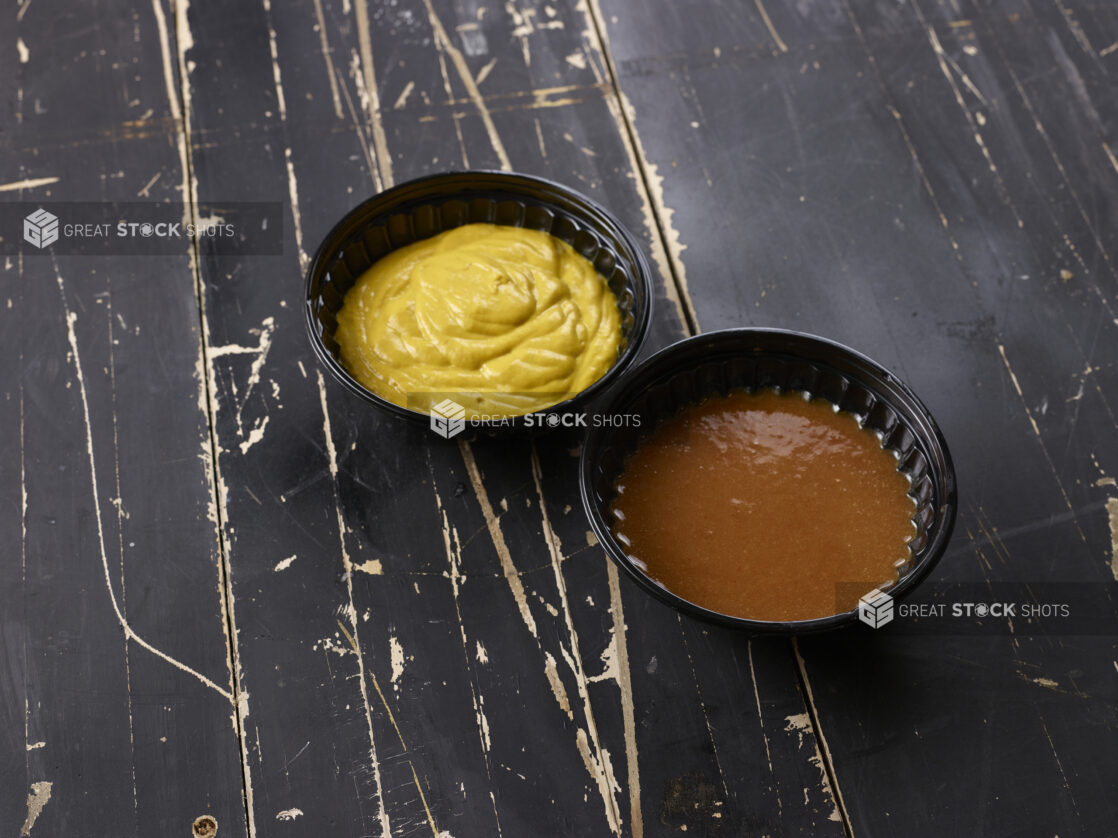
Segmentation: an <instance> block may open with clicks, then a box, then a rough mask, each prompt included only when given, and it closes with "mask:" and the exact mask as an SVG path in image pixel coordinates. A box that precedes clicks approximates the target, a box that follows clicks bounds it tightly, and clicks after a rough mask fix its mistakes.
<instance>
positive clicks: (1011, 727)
mask: <svg viewBox="0 0 1118 838" xmlns="http://www.w3.org/2000/svg"><path fill="white" fill-rule="evenodd" d="M601 6H602V13H603V15H604V16H605V17H606V18H607V19H608V20H609V21H610V25H609V26H608V27H607V28H608V31H609V37H610V41H611V48H612V54H613V56H614V58H615V60H616V62H617V66H618V68H619V80H620V84H621V88H622V90H623V91H624V92H625V94H626V95H627V96H628V97H629V99H630V101H631V102H632V106H633V112H634V114H635V126H636V129H637V130H638V132H639V133H640V134H641V136H642V137H644V144H645V147H646V150H647V154H648V157H649V163H650V165H654V166H657V167H658V168H659V170H660V171H662V172H668V173H669V174H668V175H667V176H666V177H665V179H664V185H663V192H664V200H665V201H666V202H667V203H668V204H670V205H672V206H673V207H675V209H676V215H675V218H676V224H677V225H678V227H679V234H680V241H681V242H682V243H683V244H685V245H686V250H683V251H682V252H681V255H680V258H681V261H682V262H683V263H684V265H685V268H686V272H687V274H689V275H691V276H694V275H696V274H698V275H700V276H702V277H703V278H704V281H703V284H702V286H701V293H697V294H694V295H693V298H694V301H695V307H696V311H697V315H698V322H699V325H700V326H702V327H703V328H719V327H726V326H733V325H739V324H743V323H745V324H756V325H766V326H782V327H787V328H797V329H803V330H806V331H810V332H815V333H818V334H823V335H826V336H829V337H832V338H837V339H839V340H842V341H844V342H847V343H849V344H851V345H853V346H855V347H857V348H859V349H861V350H862V351H865V352H867V353H868V354H870V355H871V356H873V357H875V358H877V359H878V360H880V361H881V362H883V363H885V364H886V365H887V366H890V367H891V368H893V369H895V370H897V371H898V372H899V373H900V374H901V375H902V376H903V377H904V378H905V379H906V380H907V381H908V382H909V383H910V384H912V385H913V386H914V388H915V389H916V390H917V392H919V393H920V394H921V395H922V397H923V398H924V399H925V401H926V402H927V403H928V404H929V406H930V407H931V408H932V410H933V413H934V414H935V415H936V417H937V418H938V419H939V421H940V423H941V424H942V426H943V428H944V431H945V434H946V435H947V438H948V440H949V442H950V444H951V446H952V450H953V453H954V456H955V461H956V465H957V469H958V471H959V482H960V485H961V497H962V499H963V501H962V515H961V521H960V525H959V527H958V528H957V530H958V531H957V533H956V539H955V541H954V543H953V546H952V547H951V549H950V550H949V551H948V554H947V556H946V558H945V559H944V561H943V564H942V565H941V567H940V568H939V569H938V570H937V573H936V580H941V581H952V582H958V581H962V582H967V581H969V582H973V583H980V582H982V581H984V580H986V581H991V582H994V581H1017V582H1032V583H1035V584H1036V586H1037V588H1038V589H1039V590H1043V584H1044V583H1045V582H1047V581H1057V580H1080V581H1093V582H1104V581H1113V577H1112V573H1111V563H1112V554H1113V549H1114V547H1113V540H1112V533H1111V532H1110V531H1109V530H1108V523H1107V515H1106V511H1105V509H1104V505H1105V502H1106V501H1107V500H1108V498H1110V497H1111V493H1112V487H1111V488H1108V486H1109V485H1110V484H1109V483H1108V482H1107V481H1106V477H1107V476H1108V475H1110V474H1113V472H1114V471H1115V469H1116V467H1118V465H1116V462H1115V460H1116V458H1118V449H1116V447H1115V443H1114V439H1115V436H1114V430H1115V423H1114V411H1113V402H1114V399H1115V389H1114V380H1113V359H1114V358H1115V357H1118V343H1116V341H1118V328H1116V327H1118V321H1116V320H1115V319H1114V307H1115V295H1114V290H1115V282H1114V272H1113V269H1112V268H1111V259H1112V254H1113V251H1114V243H1115V242H1114V232H1113V230H1114V226H1113V224H1111V223H1108V219H1109V218H1110V215H1111V214H1112V209H1111V207H1112V204H1113V200H1114V194H1115V169H1114V167H1113V164H1112V161H1111V160H1110V159H1109V155H1108V153H1107V148H1109V147H1110V135H1111V133H1112V131H1113V124H1114V122H1113V96H1112V93H1113V83H1112V81H1111V77H1110V74H1109V72H1108V69H1107V66H1106V65H1105V63H1104V61H1105V56H1102V55H1100V52H1101V51H1102V50H1103V49H1104V48H1105V46H1106V45H1107V44H1108V43H1109V42H1111V41H1113V40H1115V37H1118V32H1116V29H1115V25H1116V21H1115V19H1114V17H1113V14H1112V13H1110V12H1109V11H1103V10H1101V9H1100V8H1097V7H1092V6H1079V5H1077V4H1057V5H1055V6H1050V5H1043V6H1042V4H1030V3H1000V4H993V5H992V6H986V5H984V6H983V7H981V8H977V7H975V6H972V5H971V4H962V5H961V6H959V5H950V4H935V3H931V2H916V3H911V4H905V5H903V6H896V7H892V8H890V9H888V10H886V9H883V8H877V7H874V9H872V10H871V9H868V8H865V7H862V6H860V5H859V4H847V3H834V4H828V5H827V7H826V11H825V12H820V11H819V10H816V13H812V14H808V13H807V12H806V10H803V9H797V8H793V7H791V6H786V5H783V4H775V3H769V4H761V3H757V4H755V7H754V8H750V7H748V6H741V7H731V6H729V5H726V6H724V7H722V6H716V7H714V8H715V9H716V11H715V13H713V14H711V15H706V16H694V15H688V14H686V13H684V12H683V11H682V9H681V7H679V6H677V5H675V4H659V5H655V6H654V7H652V8H645V9H642V10H641V12H640V13H639V14H637V13H636V10H635V9H634V8H633V7H632V6H630V5H628V4H626V3H623V2H613V0H603V2H602V3H601ZM1000 533H1005V534H1006V535H1005V536H1004V537H1003V536H1002V535H1000ZM1010 534H1012V537H1011V535H1010ZM933 583H934V582H933ZM866 634H867V633H866V632H848V633H844V634H839V635H834V636H830V637H819V638H814V637H813V638H804V639H802V640H801V641H800V643H799V651H800V653H801V654H802V661H803V674H804V677H805V682H806V683H807V684H810V685H811V687H812V692H813V696H814V702H813V707H814V708H815V710H816V711H817V719H818V722H819V730H820V731H821V734H822V736H823V738H824V739H825V741H826V743H827V745H828V747H829V753H830V758H831V760H832V762H833V768H834V771H835V774H836V777H837V780H838V785H839V787H840V791H841V795H842V798H843V801H844V804H845V808H846V812H847V814H848V815H849V819H850V826H851V829H852V831H853V833H854V834H856V835H859V834H906V835H913V834H944V833H946V832H960V833H968V834H972V833H977V832H980V831H983V832H990V833H991V834H1023V833H1026V832H1035V833H1037V834H1039V833H1042V832H1043V833H1048V832H1051V833H1053V834H1056V833H1060V834H1062V833H1063V832H1065V831H1071V832H1085V833H1092V832H1102V833H1105V832H1108V831H1109V830H1110V829H1111V828H1112V827H1110V826H1109V824H1112V823H1113V822H1114V819H1115V812H1116V810H1115V804H1114V801H1113V799H1112V795H1110V794H1109V793H1108V791H1107V789H1106V785H1107V781H1103V780H1101V778H1102V777H1110V778H1113V777H1114V776H1115V773H1116V769H1118V764H1116V763H1115V756H1114V754H1115V748H1114V744H1115V739H1114V730H1115V728H1114V715H1113V708H1114V702H1113V699H1114V694H1115V693H1114V670H1113V665H1112V662H1113V659H1114V652H1115V645H1114V638H1113V637H1112V636H1107V637H1057V638H1049V639H1039V638H1028V637H1020V638H1019V637H1014V636H1006V637H989V638H980V639H978V638H959V637H939V636H932V637H925V638H914V637H911V636H905V637H890V636H889V634H888V633H887V632H883V633H881V634H879V635H873V636H870V637H867V636H866ZM1085 718H1086V719H1090V720H1091V721H1089V722H1086V723H1084V722H1083V720H1084V719H1085ZM960 776H966V777H970V778H972V779H971V780H970V781H966V782H961V781H959V777H960ZM927 777H938V778H941V779H940V782H939V784H938V785H936V786H935V790H934V793H930V794H929V793H927V792H928V789H927V788H926V787H925V789H924V790H923V791H916V790H914V786H913V783H914V780H915V781H916V782H919V781H918V780H917V779H916V778H927ZM902 800H903V801H906V802H905V803H904V804H903V805H901V804H899V802H898V801H902ZM1041 800H1043V801H1045V803H1044V804H1043V805H1040V801H1041Z"/></svg>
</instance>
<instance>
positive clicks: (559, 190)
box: [306, 171, 652, 433]
mask: <svg viewBox="0 0 1118 838" xmlns="http://www.w3.org/2000/svg"><path fill="white" fill-rule="evenodd" d="M476 222H483V223H489V224H501V225H509V226H516V227H525V228H529V229H534V230H542V231H544V232H546V233H550V234H551V235H553V236H555V237H556V238H559V239H562V240H563V241H565V242H566V243H567V244H569V245H571V246H572V247H573V248H574V249H575V250H576V251H578V252H579V253H580V254H582V255H583V256H585V257H586V258H587V259H588V260H590V262H591V263H592V264H593V265H594V267H595V269H597V271H598V273H599V274H600V275H601V276H602V277H603V278H604V279H605V281H606V282H607V283H608V284H609V287H610V290H611V291H613V294H614V296H615V297H616V298H617V306H618V309H619V310H620V314H621V335H622V345H621V347H620V351H619V352H618V357H617V360H616V361H615V362H614V364H613V366H612V367H611V368H610V369H609V370H608V371H607V372H606V373H605V375H603V376H602V377H601V378H599V379H598V380H597V381H596V382H595V383H594V384H592V385H590V386H589V387H587V388H586V389H585V390H583V391H582V392H580V393H577V394H575V395H574V396H572V397H571V398H568V399H566V400H565V401H561V402H559V403H557V404H555V405H552V406H551V407H548V408H547V409H546V410H542V411H539V414H544V416H543V419H545V420H546V416H547V414H558V413H565V412H578V411H582V410H585V406H586V405H587V404H588V403H589V402H590V401H591V400H593V399H594V398H595V397H596V396H597V395H598V394H599V393H601V392H602V391H603V390H604V389H605V388H606V387H608V386H609V385H610V383H611V382H613V381H614V380H616V378H617V377H618V376H619V375H620V374H621V373H622V372H624V371H625V370H626V369H627V368H628V367H629V365H630V364H631V363H632V361H633V359H634V358H635V357H636V354H637V351H638V349H639V348H640V344H641V342H642V341H643V340H644V337H645V332H646V331H647V329H648V322H649V317H650V316H651V310H652V273H651V271H650V269H649V267H648V262H647V261H646V259H645V257H644V254H643V253H642V251H641V249H640V245H639V244H638V243H637V241H636V239H634V238H633V236H632V234H630V233H629V232H628V231H627V230H626V229H625V228H624V227H623V226H622V225H621V223H620V222H619V221H618V220H617V219H616V218H614V217H613V215H612V214H610V213H609V212H608V211H606V210H605V209H603V208H602V207H601V206H599V205H598V204H597V203H595V202H594V201H592V200H590V199H589V198H587V197H585V196H584V195H581V194H579V193H578V192H575V191H574V190H573V189H569V188H567V187H566V186H562V185H561V184H558V183H554V182H552V181H549V180H545V179H543V178H537V177H530V176H528V175H522V174H514V173H509V172H490V171H467V172H450V173H444V174H437V175H431V176H429V177H423V178H419V179H417V180H412V181H408V182H407V183H402V184H399V185H397V186H394V187H392V188H391V189H387V190H385V191H384V192H381V193H380V194H378V195H376V196H374V197H373V198H370V199H369V200H367V201H365V202H364V203H362V204H359V205H358V206H357V207H355V208H354V209H353V210H351V211H350V212H349V213H347V214H346V215H345V217H344V218H342V220H341V221H339V222H338V224H337V225H336V226H335V227H334V229H332V230H331V231H330V232H329V234H327V236H326V238H325V239H324V240H323V242H322V244H321V245H320V246H319V248H318V251H317V253H315V257H314V261H313V262H312V263H311V266H310V269H309V270H308V272H307V301H306V322H307V330H308V332H309V333H310V338H311V345H312V346H313V347H314V351H315V354H316V355H317V356H318V359H319V360H320V361H321V362H322V364H323V365H324V366H325V367H326V368H327V369H328V370H329V371H330V372H331V374H332V375H333V376H334V377H335V378H337V379H338V381H340V382H341V383H342V385H343V386H344V387H345V388H346V389H347V390H349V391H350V392H351V393H353V394H355V395H357V396H359V397H360V398H362V399H364V400H365V401H366V402H368V403H369V404H372V405H373V406H375V407H377V408H379V409H381V410H383V411H385V412H387V413H389V414H392V415H394V416H397V417H400V418H403V419H407V420H411V421H416V422H423V423H426V422H428V421H429V418H430V417H429V415H428V414H427V413H420V412H418V411H415V410H409V409H408V408H406V407H401V406H400V405H398V404H394V403H393V402H390V401H388V400H387V399H385V398H383V397H381V396H379V395H377V394H376V393H374V392H372V391H371V390H369V389H368V388H366V387H365V386H364V385H362V384H361V383H360V382H358V381H357V380H356V379H355V378H354V377H353V376H352V375H350V374H349V372H348V371H347V370H346V369H345V367H344V366H343V365H342V364H341V362H340V360H339V353H338V344H337V341H336V340H335V338H334V334H335V330H336V329H337V326H338V321H337V314H338V310H339V309H340V308H341V306H342V302H343V301H344V299H345V295H346V292H347V291H348V290H349V289H350V288H351V287H353V284H354V282H355V281H356V280H357V278H358V277H359V276H360V275H361V274H362V273H363V272H364V271H366V270H367V269H368V268H369V267H371V266H372V264H373V263H374V262H376V261H377V260H378V259H380V258H381V257H382V256H385V255H386V254H388V253H390V252H392V251H393V250H397V249H399V248H401V247H405V246H407V245H409V244H412V243H414V242H417V241H420V240H421V239H427V238H430V237H432V236H436V235H438V234H439V233H442V232H444V231H446V230H450V229H452V228H454V227H460V226H462V225H464V224H472V223H476ZM537 415H538V414H537ZM468 425H469V427H470V428H472V429H475V430H481V431H482V432H488V433H496V432H502V431H505V430H510V429H511V430H515V429H516V428H517V425H518V423H517V420H516V419H515V418H513V419H512V420H511V421H503V422H498V421H470V422H469V423H468ZM541 425H542V426H544V427H548V426H549V425H548V424H547V423H546V422H541V421H537V422H536V425H535V427H540V426H541Z"/></svg>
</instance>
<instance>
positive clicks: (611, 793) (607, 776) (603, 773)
mask: <svg viewBox="0 0 1118 838" xmlns="http://www.w3.org/2000/svg"><path fill="white" fill-rule="evenodd" d="M575 744H576V745H577V746H578V752H579V755H580V756H581V757H582V762H583V764H584V765H585V766H586V771H587V773H589V774H590V776H591V777H594V778H596V779H597V781H598V793H599V794H601V796H602V800H604V801H609V800H613V801H615V803H616V800H617V794H618V792H620V791H621V787H620V786H619V785H618V784H617V780H615V779H614V775H613V765H612V764H611V762H610V758H609V751H607V750H604V749H601V748H599V749H598V756H595V755H594V754H593V753H591V752H590V743H589V741H588V740H587V737H586V731H585V730H583V729H582V728H581V727H580V728H579V729H578V731H577V732H576V733H575ZM606 816H607V819H608V821H609V827H610V829H611V830H612V831H613V833H614V834H615V835H620V834H621V824H620V823H619V822H618V813H617V811H616V807H615V808H613V809H610V808H609V807H608V806H607V807H606Z"/></svg>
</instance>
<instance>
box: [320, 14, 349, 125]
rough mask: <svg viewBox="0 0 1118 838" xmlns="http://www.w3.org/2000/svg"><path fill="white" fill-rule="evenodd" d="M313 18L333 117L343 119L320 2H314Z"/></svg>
mask: <svg viewBox="0 0 1118 838" xmlns="http://www.w3.org/2000/svg"><path fill="white" fill-rule="evenodd" d="M314 16H315V20H316V21H317V26H318V45H319V49H320V50H321V51H322V60H323V61H325V62H326V78H327V79H329V81H330V99H331V101H333V103H334V115H335V116H336V117H337V118H338V119H344V118H345V114H343V113H342V100H341V98H340V97H339V96H338V82H337V79H336V78H335V76H336V75H337V74H338V70H337V68H336V67H335V66H334V59H333V58H332V57H331V56H332V55H333V52H334V51H333V50H332V49H331V48H330V39H329V37H327V34H326V17H325V15H323V13H322V0H314Z"/></svg>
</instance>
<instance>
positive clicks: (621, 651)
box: [605, 559, 644, 838]
mask: <svg viewBox="0 0 1118 838" xmlns="http://www.w3.org/2000/svg"><path fill="white" fill-rule="evenodd" d="M605 561H606V574H607V576H608V577H609V613H610V617H611V619H612V620H613V636H614V641H615V642H616V644H617V686H618V687H619V688H620V690H621V724H622V728H623V729H624V731H625V766H626V769H627V771H626V773H627V775H628V776H627V777H626V785H627V786H628V790H629V818H630V820H631V823H632V827H631V829H632V833H633V838H643V836H644V816H643V814H642V813H641V781H640V767H639V762H638V755H637V723H636V714H635V713H634V712H633V680H632V674H631V672H630V671H629V642H628V631H629V627H628V626H627V625H626V624H625V611H624V607H623V605H622V602H621V584H620V582H619V580H618V575H617V565H615V564H614V563H613V562H611V561H609V560H608V559H606V560H605Z"/></svg>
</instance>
